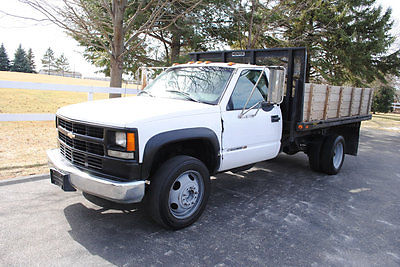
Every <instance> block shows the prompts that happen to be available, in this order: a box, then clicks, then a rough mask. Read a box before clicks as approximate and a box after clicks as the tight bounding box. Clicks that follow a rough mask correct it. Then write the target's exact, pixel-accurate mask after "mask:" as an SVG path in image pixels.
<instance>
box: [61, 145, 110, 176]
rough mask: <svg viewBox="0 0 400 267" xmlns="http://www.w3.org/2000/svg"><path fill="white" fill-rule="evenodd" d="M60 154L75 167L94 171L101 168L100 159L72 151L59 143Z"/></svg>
mask: <svg viewBox="0 0 400 267" xmlns="http://www.w3.org/2000/svg"><path fill="white" fill-rule="evenodd" d="M60 152H61V154H62V155H63V156H64V157H65V158H66V159H68V160H69V161H71V162H72V163H74V164H75V165H78V166H81V167H85V168H90V169H96V170H101V169H102V168H103V162H102V159H100V158H96V157H93V156H90V155H87V154H84V153H82V152H78V151H72V150H71V149H70V148H69V147H67V146H66V145H64V144H63V143H60Z"/></svg>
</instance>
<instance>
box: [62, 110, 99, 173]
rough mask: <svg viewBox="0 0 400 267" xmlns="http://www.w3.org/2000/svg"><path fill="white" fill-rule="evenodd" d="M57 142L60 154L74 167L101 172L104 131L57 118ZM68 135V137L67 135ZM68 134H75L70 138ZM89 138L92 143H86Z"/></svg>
mask: <svg viewBox="0 0 400 267" xmlns="http://www.w3.org/2000/svg"><path fill="white" fill-rule="evenodd" d="M57 122H58V127H60V128H61V129H59V131H58V140H59V143H60V152H61V154H62V155H63V156H64V157H65V158H66V159H67V160H68V161H70V162H72V163H73V164H74V165H76V166H79V167H84V168H88V169H94V170H101V169H102V168H103V156H104V143H103V142H102V140H99V139H103V137H104V129H102V128H100V127H95V126H91V125H85V124H82V123H77V122H72V121H67V120H64V119H61V118H57ZM67 133H68V135H67ZM70 133H73V134H77V136H76V137H75V138H71V137H73V136H71V137H69V136H70ZM91 137H94V138H97V140H96V139H93V138H92V139H93V142H90V141H87V139H90V138H91Z"/></svg>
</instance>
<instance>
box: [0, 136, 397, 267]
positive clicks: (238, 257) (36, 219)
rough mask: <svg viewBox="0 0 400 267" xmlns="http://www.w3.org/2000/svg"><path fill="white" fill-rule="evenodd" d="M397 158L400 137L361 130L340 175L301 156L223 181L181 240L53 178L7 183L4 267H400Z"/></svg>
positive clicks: (179, 234)
mask: <svg viewBox="0 0 400 267" xmlns="http://www.w3.org/2000/svg"><path fill="white" fill-rule="evenodd" d="M399 152H400V134H398V133H397V134H396V133H390V132H384V131H372V130H363V133H362V136H361V144H360V150H359V156H358V157H352V156H346V160H345V163H344V166H343V168H342V171H341V173H340V174H339V175H337V176H327V175H322V174H317V173H314V172H312V171H310V169H309V168H308V166H307V164H308V161H307V158H306V156H305V155H304V154H302V153H299V154H297V155H295V156H287V155H280V156H279V157H278V158H277V159H275V160H272V161H269V162H263V163H260V164H257V165H256V167H255V168H253V169H251V170H249V171H247V172H243V173H240V174H232V173H226V174H221V175H218V176H217V177H216V179H213V180H212V194H211V197H210V200H209V203H208V206H207V209H206V210H205V212H204V214H203V216H202V217H201V218H200V220H199V221H198V222H197V223H195V224H194V225H193V226H191V227H189V228H187V229H183V230H180V231H175V232H174V231H167V230H164V229H163V228H160V227H159V226H158V225H156V224H155V223H153V222H152V221H151V220H150V218H148V217H147V215H146V214H145V213H144V212H143V209H141V208H139V209H137V210H131V211H121V210H115V209H108V208H107V207H106V208H102V207H99V206H97V205H94V204H92V203H91V202H89V201H88V200H86V199H85V198H84V197H83V196H82V194H80V193H64V192H62V191H61V190H60V189H58V188H57V187H56V186H53V185H51V184H50V182H49V179H45V180H43V179H37V180H35V179H33V180H34V181H29V182H22V181H20V180H18V181H5V182H2V183H0V196H1V200H0V226H1V228H0V265H2V266H11V265H41V266H47V265H74V266H75V265H95V264H96V265H118V266H125V265H127V266H131V265H143V264H144V265H146V266H147V265H168V266H170V265H187V266H190V265H227V266H238V265H249V266H266V265H268V266H275V265H291V266H310V265H311V266H321V265H324V266H326V265H336V266H342V265H347V266H369V265H377V266H399V265H400V194H399V192H400V156H399V155H400V153H399ZM116 208H122V207H120V206H117V207H116Z"/></svg>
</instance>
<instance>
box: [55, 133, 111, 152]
mask: <svg viewBox="0 0 400 267" xmlns="http://www.w3.org/2000/svg"><path fill="white" fill-rule="evenodd" d="M58 139H60V140H61V141H62V142H64V143H65V144H66V145H67V146H69V147H72V148H75V149H78V150H81V151H83V152H89V153H92V154H96V155H99V156H104V148H103V145H100V144H96V143H91V142H87V141H83V140H78V139H72V138H69V137H68V136H66V135H65V134H63V133H62V132H58Z"/></svg>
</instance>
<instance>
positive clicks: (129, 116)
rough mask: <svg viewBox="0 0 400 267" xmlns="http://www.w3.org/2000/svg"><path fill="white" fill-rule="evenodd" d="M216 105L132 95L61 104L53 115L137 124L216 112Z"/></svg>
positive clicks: (123, 125)
mask: <svg viewBox="0 0 400 267" xmlns="http://www.w3.org/2000/svg"><path fill="white" fill-rule="evenodd" d="M217 112H219V108H218V106H216V105H208V104H202V103H196V102H193V101H187V100H178V99H169V98H156V97H147V96H132V97H124V98H114V99H106V100H97V101H90V102H85V103H80V104H74V105H69V106H66V107H62V108H60V109H59V110H58V111H57V115H61V116H63V117H66V118H69V119H73V120H79V121H83V122H90V123H95V124H100V125H107V126H117V127H137V126H138V125H137V124H138V123H139V122H146V123H147V122H154V121H157V120H163V119H171V118H174V117H183V116H192V115H198V114H207V113H217Z"/></svg>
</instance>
